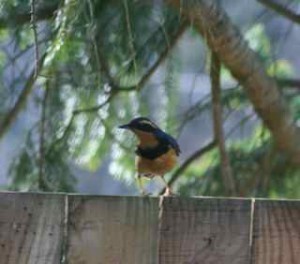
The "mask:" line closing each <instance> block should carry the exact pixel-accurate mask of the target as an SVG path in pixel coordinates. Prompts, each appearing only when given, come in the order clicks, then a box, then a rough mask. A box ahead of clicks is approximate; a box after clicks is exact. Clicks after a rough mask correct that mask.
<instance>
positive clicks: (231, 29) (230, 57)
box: [165, 0, 300, 166]
mask: <svg viewBox="0 0 300 264" xmlns="http://www.w3.org/2000/svg"><path fill="white" fill-rule="evenodd" d="M165 1H166V2H168V3H170V4H172V5H174V6H175V7H176V8H177V10H178V12H181V14H182V15H184V16H186V17H187V18H188V19H189V20H190V22H191V23H192V24H193V26H194V27H195V28H196V30H198V32H199V33H200V34H201V35H202V36H203V38H204V39H205V40H206V42H207V45H208V46H209V48H210V49H211V50H212V51H214V52H215V53H216V54H217V55H218V58H219V59H220V60H221V62H222V63H223V64H224V65H225V66H226V67H227V68H228V69H229V71H230V72H231V74H232V75H233V76H234V77H235V78H236V79H237V80H238V81H239V83H240V84H241V85H242V86H243V88H244V89H245V92H246V94H247V96H248V98H249V100H250V101H251V102H252V104H253V106H254V108H255V111H256V113H257V114H258V116H259V117H260V118H261V119H262V120H263V122H264V125H265V126H266V127H267V128H268V129H269V130H270V132H271V134H272V136H273V138H274V141H275V143H276V147H278V149H279V150H280V151H282V153H283V154H285V155H286V156H287V158H288V159H289V161H290V162H292V163H293V164H294V165H296V166H300V129H299V128H298V127H297V125H296V123H295V121H294V120H293V117H292V115H291V112H290V110H289V108H288V105H287V104H286V102H285V101H284V98H283V97H282V96H281V94H280V92H279V89H278V87H277V84H276V81H275V80H274V79H272V78H270V77H269V76H268V75H267V73H266V71H265V70H264V66H263V64H262V62H261V61H260V59H259V57H258V56H257V55H256V54H255V53H254V51H252V50H251V49H250V48H249V47H248V45H247V42H246V41H245V40H244V39H243V36H242V34H241V33H240V31H239V30H238V29H237V28H236V27H235V26H234V25H233V24H232V22H231V21H230V19H229V17H228V16H227V14H226V13H225V12H224V10H223V9H222V8H221V7H220V6H218V4H217V1H211V0H197V1H194V0H186V1H181V0H165Z"/></svg>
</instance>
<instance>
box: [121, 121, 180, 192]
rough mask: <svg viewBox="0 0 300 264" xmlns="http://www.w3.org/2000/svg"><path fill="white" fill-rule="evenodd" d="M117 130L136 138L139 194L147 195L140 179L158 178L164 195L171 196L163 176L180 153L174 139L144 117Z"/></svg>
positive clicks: (175, 162) (171, 167) (170, 168)
mask: <svg viewBox="0 0 300 264" xmlns="http://www.w3.org/2000/svg"><path fill="white" fill-rule="evenodd" d="M119 128H121V129H127V130H130V131H132V132H133V133H134V134H135V135H136V137H137V138H138V144H137V146H136V150H135V154H136V158H135V167H136V171H137V175H136V177H137V181H138V185H139V189H140V192H141V194H142V195H146V194H147V193H146V191H145V189H144V188H143V186H142V181H141V177H147V178H149V179H152V178H153V177H155V176H159V177H160V178H161V179H162V180H163V182H164V184H165V187H166V188H165V193H164V195H165V196H169V195H172V194H173V192H172V190H171V187H170V186H169V184H168V183H167V181H166V180H165V179H164V175H165V174H166V173H167V172H169V171H171V170H172V169H173V168H174V167H175V166H176V164H177V157H178V156H179V154H180V153H181V150H180V147H179V145H178V143H177V141H176V139H175V138H173V137H172V136H171V135H169V134H167V133H165V132H164V131H163V130H162V129H160V128H159V127H158V126H157V125H156V124H155V123H154V122H153V121H151V120H150V119H149V118H146V117H137V118H134V119H132V120H131V121H130V122H129V123H127V124H124V125H121V126H119Z"/></svg>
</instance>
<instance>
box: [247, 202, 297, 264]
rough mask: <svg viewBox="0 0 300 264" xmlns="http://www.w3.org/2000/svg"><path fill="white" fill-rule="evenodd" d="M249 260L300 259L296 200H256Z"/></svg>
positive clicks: (268, 263) (284, 263)
mask: <svg viewBox="0 0 300 264" xmlns="http://www.w3.org/2000/svg"><path fill="white" fill-rule="evenodd" d="M252 263H255V264H298V263H300V202H299V201H271V200H256V202H255V209H254V226H253V256H252Z"/></svg>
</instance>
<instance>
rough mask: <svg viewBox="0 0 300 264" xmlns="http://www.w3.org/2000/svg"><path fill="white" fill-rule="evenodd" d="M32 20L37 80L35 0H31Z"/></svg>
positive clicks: (37, 56) (37, 54)
mask: <svg viewBox="0 0 300 264" xmlns="http://www.w3.org/2000/svg"><path fill="white" fill-rule="evenodd" d="M30 6H31V11H30V15H31V19H30V24H31V28H32V31H33V40H34V52H35V69H34V77H35V78H37V76H38V72H39V46H38V36H37V30H36V20H35V0H31V2H30Z"/></svg>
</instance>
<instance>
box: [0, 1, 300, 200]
mask: <svg viewBox="0 0 300 264" xmlns="http://www.w3.org/2000/svg"><path fill="white" fill-rule="evenodd" d="M29 2H30V1H29V0H9V1H8V0H7V1H4V3H1V4H0V6H1V8H0V42H1V43H8V42H9V41H12V42H13V45H14V47H13V52H12V54H10V55H13V56H12V58H10V57H9V56H8V53H5V52H3V51H2V50H1V51H0V75H1V76H2V75H3V74H5V68H6V67H8V66H9V67H13V68H14V70H15V69H17V70H18V71H17V74H16V76H15V77H11V78H12V82H11V83H12V85H11V86H9V87H4V86H5V83H4V82H0V102H1V106H0V111H1V116H0V118H2V117H3V116H4V115H6V114H8V113H9V112H10V110H11V109H12V107H13V105H14V103H15V102H16V100H17V98H18V96H19V95H20V93H21V91H22V89H23V88H24V83H25V82H26V79H27V78H28V76H29V72H30V71H32V70H33V68H34V67H35V65H33V64H34V48H35V43H34V41H33V31H32V28H31V26H30V23H28V22H29V21H25V22H23V23H20V21H19V20H17V19H11V17H12V14H29V12H30V3H29ZM38 2H39V3H38V6H37V7H38V8H40V7H45V9H46V8H49V7H51V5H57V8H58V9H57V12H52V13H53V17H52V18H51V19H47V20H45V21H42V22H41V21H39V22H38V29H39V41H40V42H41V43H39V53H40V57H41V55H42V54H44V53H45V54H46V59H45V62H44V64H43V65H42V71H41V74H40V75H41V76H39V77H38V79H37V82H36V85H35V89H33V90H32V92H31V95H30V97H29V100H28V101H29V103H28V105H29V107H28V108H30V107H32V105H33V109H34V114H35V117H33V119H34V120H33V121H32V124H31V126H32V127H30V128H29V129H28V131H26V133H27V137H26V140H25V142H24V144H22V146H21V147H20V149H19V152H18V153H17V155H16V157H15V159H14V161H13V162H12V163H11V166H10V171H9V177H10V181H11V182H10V184H9V186H8V189H11V190H43V191H67V192H70V191H75V190H76V180H75V178H74V175H73V173H72V166H80V167H83V168H85V169H87V170H90V171H95V170H97V169H98V168H99V167H101V165H102V164H103V161H109V172H110V173H111V174H112V175H114V176H115V177H116V178H117V179H120V180H123V181H125V182H127V183H128V184H132V183H133V181H134V169H133V168H134V152H133V150H134V148H135V144H136V142H135V140H134V138H133V136H132V135H129V133H124V132H123V131H120V130H118V129H117V126H118V125H120V124H123V123H125V122H127V121H128V120H130V119H131V118H132V117H135V116H140V115H141V116H148V117H152V118H153V119H154V120H155V121H157V123H159V124H160V125H161V127H162V128H163V129H165V130H166V131H168V132H170V133H171V134H172V135H176V134H178V130H179V131H180V130H182V129H183V128H184V127H185V125H187V124H188V123H189V122H190V121H192V120H195V119H196V118H197V117H199V116H201V115H202V114H204V113H206V114H207V113H208V111H210V110H211V107H212V102H211V97H210V94H208V95H207V96H204V97H203V98H198V100H193V102H195V103H194V104H193V105H190V106H189V107H188V109H187V110H186V111H185V112H182V105H181V96H182V93H183V91H184V92H186V91H185V90H183V89H181V87H180V85H179V84H180V77H181V73H182V72H183V71H184V69H182V65H181V58H180V56H179V55H180V54H179V52H178V49H177V47H173V44H174V43H172V42H174V38H176V34H177V33H178V30H179V27H180V26H181V25H182V22H183V21H182V17H181V14H177V13H175V12H174V11H173V10H172V9H170V8H168V7H166V6H164V5H163V4H151V5H150V4H149V3H146V2H144V1H134V0H122V1H109V0H101V1H96V0H84V1H78V0H67V1H61V2H60V1H51V3H50V2H48V1H38ZM1 18H3V19H2V20H1ZM3 21H4V22H5V21H6V22H7V23H3ZM191 31H192V33H193V34H190V35H189V37H190V38H199V35H198V34H196V33H195V32H194V31H193V30H191ZM245 37H246V39H247V41H248V43H249V45H250V47H251V48H252V49H253V50H255V51H256V52H257V53H258V54H259V56H260V58H261V60H262V61H263V62H264V64H265V66H266V69H267V71H268V73H269V74H270V75H272V76H275V77H290V76H293V74H294V70H293V67H292V65H291V64H290V63H289V62H288V61H286V60H284V59H281V60H274V58H273V56H272V51H273V49H274V44H273V43H271V42H270V41H269V38H268V36H267V35H266V32H265V29H264V26H263V24H261V23H257V24H255V25H254V26H253V27H252V28H251V29H250V30H249V31H248V32H246V33H245ZM168 49H172V52H168ZM191 52H193V54H194V53H196V51H191ZM166 55H167V56H166ZM161 57H162V58H163V59H160V58H161ZM158 60H159V61H163V62H164V64H163V67H161V70H162V71H160V73H162V72H163V73H164V75H163V76H160V77H159V78H158V79H159V81H161V82H160V83H159V84H158V85H156V84H155V85H153V83H151V82H149V77H148V76H147V75H149V76H150V75H151V74H152V70H153V69H152V67H154V65H155V63H156V62H157V61H158ZM21 61H22V62H24V61H26V62H29V64H30V66H28V65H29V64H28V65H27V64H26V65H25V66H24V65H22V63H20V62H21ZM23 64H24V63H23ZM18 67H20V68H21V69H18ZM6 74H7V73H6ZM140 80H143V82H142V84H143V85H142V86H141V87H139V86H138V85H139V82H140ZM145 80H146V81H145ZM147 81H148V82H147ZM232 81H233V79H232V77H231V75H230V73H229V72H228V70H227V69H226V68H225V67H222V83H230V84H232V83H233V82H232ZM231 86H232V87H231V88H228V86H226V87H227V88H226V89H224V90H223V91H222V96H221V101H222V105H223V107H224V113H225V117H227V116H229V115H230V114H231V113H235V112H237V111H239V112H244V113H245V119H244V120H243V121H241V122H240V124H239V125H240V126H242V125H243V124H245V123H246V122H248V120H249V119H250V118H251V115H253V113H252V112H251V111H250V112H251V113H250V115H249V114H248V112H249V109H251V107H252V106H251V104H250V102H249V101H248V99H247V95H246V94H245V93H244V91H243V89H242V87H240V85H238V84H235V83H234V84H233V85H231ZM184 89H186V90H187V89H188V87H184ZM197 89H198V88H197ZM199 89H202V87H200V88H199ZM283 94H284V96H285V97H286V98H287V100H288V103H289V106H290V108H291V109H292V112H293V114H294V117H295V119H296V121H297V120H299V119H300V97H299V94H296V95H295V93H292V94H291V93H289V92H285V91H283ZM25 111H29V110H28V109H25ZM43 113H44V116H43ZM179 117H180V118H179ZM42 127H43V129H42ZM203 129H207V126H206V124H204V125H203ZM195 133H198V132H195ZM228 134H230V133H228ZM226 136H229V135H226ZM41 141H43V143H42V144H43V148H42V149H43V150H42V151H41ZM228 145H229V156H230V161H231V165H232V168H233V172H234V178H235V180H236V182H237V184H238V189H239V195H242V196H253V195H255V196H270V197H283V196H286V197H297V196H298V197H299V195H300V194H299V190H298V189H297V188H296V187H297V186H299V177H297V175H298V176H299V170H298V171H297V170H296V169H295V168H291V167H290V166H289V164H286V160H285V158H284V157H283V156H282V155H280V153H278V152H276V151H275V150H274V148H273V144H272V139H271V138H270V135H269V134H268V133H267V132H266V130H265V128H264V127H260V126H258V127H257V129H256V130H255V132H254V133H252V134H251V135H250V136H248V137H247V138H246V139H244V140H241V141H238V140H232V139H231V140H230V141H229V142H228ZM220 170H221V167H220V159H219V154H218V151H217V150H216V149H213V150H212V151H210V152H209V153H207V154H206V155H204V156H203V157H202V158H201V160H199V161H196V162H194V163H193V164H192V166H190V167H189V168H188V170H187V171H186V173H185V174H184V175H182V176H181V177H180V178H179V180H178V181H177V182H176V187H177V188H178V190H179V191H180V193H181V194H183V195H199V194H201V195H222V194H224V186H223V184H222V179H221V176H220Z"/></svg>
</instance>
